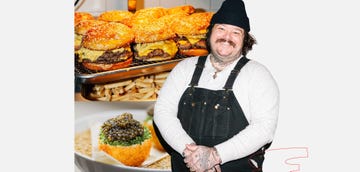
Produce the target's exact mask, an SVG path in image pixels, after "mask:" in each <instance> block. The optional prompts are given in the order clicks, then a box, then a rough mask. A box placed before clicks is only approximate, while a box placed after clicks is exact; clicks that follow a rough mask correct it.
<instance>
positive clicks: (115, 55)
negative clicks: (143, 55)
mask: <svg viewBox="0 0 360 172" xmlns="http://www.w3.org/2000/svg"><path fill="white" fill-rule="evenodd" d="M133 40H134V32H133V31H132V30H131V29H130V28H129V27H128V26H126V25H124V24H121V23H115V22H109V23H106V24H102V25H98V26H95V27H92V28H91V29H89V30H88V31H87V32H86V34H85V36H84V37H83V40H82V45H83V46H82V47H81V48H80V49H79V50H78V51H77V53H78V55H79V62H81V63H82V65H83V66H84V67H85V68H88V69H90V70H93V71H108V70H115V69H119V68H124V67H128V66H129V65H130V64H131V63H132V56H133V53H132V50H131V47H130V44H131V43H132V41H133Z"/></svg>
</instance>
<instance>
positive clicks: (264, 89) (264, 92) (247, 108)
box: [154, 57, 279, 163]
mask: <svg viewBox="0 0 360 172" xmlns="http://www.w3.org/2000/svg"><path fill="white" fill-rule="evenodd" d="M239 59H240V58H239ZM197 60H198V57H191V58H187V59H184V60H182V61H181V62H179V63H178V64H177V65H176V66H175V67H174V68H173V70H172V71H171V73H170V74H169V76H168V78H167V80H166V82H165V83H164V85H163V86H162V88H161V90H160V93H159V97H158V99H157V101H156V103H155V108H154V121H155V123H156V124H157V126H158V128H159V130H160V131H161V135H162V136H163V138H164V139H165V140H166V142H167V143H168V144H169V145H170V146H171V147H172V148H173V149H175V150H176V151H177V152H179V153H180V154H181V153H182V152H183V150H184V149H185V144H189V143H192V142H194V141H193V140H192V139H191V137H190V136H188V135H187V134H186V132H185V131H184V130H183V128H182V127H181V124H180V121H179V120H178V118H177V111H178V109H177V107H178V104H179V100H180V97H181V96H182V94H183V92H184V91H185V90H186V88H187V87H188V85H189V83H190V81H191V78H192V75H193V73H194V70H195V64H196V63H197ZM237 62H238V60H236V61H234V62H233V63H232V64H231V65H229V66H227V67H226V68H225V69H224V70H223V71H221V72H220V73H218V74H217V77H216V79H213V77H212V76H213V74H214V72H215V68H214V67H213V66H212V65H211V63H210V60H209V58H207V60H206V62H205V68H204V69H203V72H202V74H201V77H200V80H199V84H198V87H201V88H207V89H211V90H221V89H223V86H224V85H225V83H226V80H227V78H228V76H229V75H230V72H231V70H232V69H233V68H234V66H235V65H236V63H237ZM233 92H234V94H235V97H236V99H237V100H238V102H239V104H240V106H241V108H242V110H243V112H244V114H245V116H246V118H247V120H248V122H249V125H248V126H247V127H246V128H245V129H244V130H242V131H240V132H239V133H238V134H236V135H235V136H234V137H232V138H230V139H229V140H227V141H225V142H223V143H220V144H218V145H216V146H215V147H216V149H217V151H218V153H219V155H220V157H221V160H222V163H226V162H228V161H231V160H235V159H239V158H242V157H245V156H247V155H249V154H251V153H253V152H255V151H256V150H258V149H259V148H261V147H262V146H263V145H265V144H266V143H269V142H271V141H272V139H273V136H274V133H275V129H276V125H277V119H278V114H279V89H278V86H277V84H276V81H275V80H274V78H273V77H272V75H271V73H270V72H269V71H268V69H267V68H266V67H265V66H263V65H262V64H260V63H258V62H256V61H254V60H250V61H249V62H248V63H247V64H246V65H245V66H244V67H243V68H242V69H241V71H240V73H239V75H238V77H237V78H236V80H235V83H234V85H233Z"/></svg>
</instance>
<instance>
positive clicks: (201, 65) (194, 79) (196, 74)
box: [189, 56, 207, 88]
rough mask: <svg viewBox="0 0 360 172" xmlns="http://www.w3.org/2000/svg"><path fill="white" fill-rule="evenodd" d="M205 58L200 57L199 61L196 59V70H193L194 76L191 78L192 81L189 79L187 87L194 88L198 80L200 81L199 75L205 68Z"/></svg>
mask: <svg viewBox="0 0 360 172" xmlns="http://www.w3.org/2000/svg"><path fill="white" fill-rule="evenodd" d="M206 57H207V56H200V57H199V59H198V62H197V64H196V68H195V71H194V74H193V76H192V79H191V82H190V84H189V86H191V87H192V88H193V87H194V86H197V85H198V83H199V79H200V76H201V73H202V71H203V69H204V67H205V61H206Z"/></svg>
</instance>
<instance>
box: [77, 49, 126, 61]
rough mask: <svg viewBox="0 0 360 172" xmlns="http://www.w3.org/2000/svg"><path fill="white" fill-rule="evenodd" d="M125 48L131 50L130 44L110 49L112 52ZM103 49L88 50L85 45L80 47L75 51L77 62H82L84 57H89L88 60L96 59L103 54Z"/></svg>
mask: <svg viewBox="0 0 360 172" xmlns="http://www.w3.org/2000/svg"><path fill="white" fill-rule="evenodd" d="M125 50H128V51H131V49H130V46H128V47H126V48H119V49H114V50H111V51H112V52H123V51H125ZM104 52H105V51H99V50H90V49H87V48H85V47H81V48H80V50H78V51H77V53H78V55H79V62H82V61H83V60H84V59H89V60H90V61H96V59H97V58H98V57H99V56H101V55H102V54H104Z"/></svg>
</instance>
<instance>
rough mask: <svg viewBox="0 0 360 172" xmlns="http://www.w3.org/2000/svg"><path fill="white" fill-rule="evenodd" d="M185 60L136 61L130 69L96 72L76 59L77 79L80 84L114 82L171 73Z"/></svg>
mask: <svg viewBox="0 0 360 172" xmlns="http://www.w3.org/2000/svg"><path fill="white" fill-rule="evenodd" d="M184 58H187V57H185V56H180V55H176V56H175V58H173V59H170V60H165V61H156V62H143V61H139V60H136V59H134V60H133V62H132V64H131V65H130V67H127V68H123V69H117V70H111V71H105V72H96V71H90V70H88V69H85V68H84V67H83V66H82V65H81V64H80V63H78V62H77V60H76V58H75V77H76V80H77V82H78V83H80V84H100V83H107V82H114V81H119V80H123V79H128V78H133V77H138V76H143V75H148V74H154V73H160V72H164V71H170V70H171V69H172V68H174V67H175V65H176V64H177V63H178V62H180V61H181V60H183V59H184Z"/></svg>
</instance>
